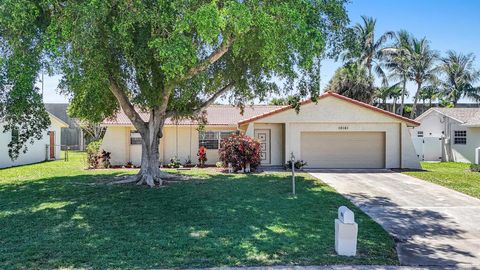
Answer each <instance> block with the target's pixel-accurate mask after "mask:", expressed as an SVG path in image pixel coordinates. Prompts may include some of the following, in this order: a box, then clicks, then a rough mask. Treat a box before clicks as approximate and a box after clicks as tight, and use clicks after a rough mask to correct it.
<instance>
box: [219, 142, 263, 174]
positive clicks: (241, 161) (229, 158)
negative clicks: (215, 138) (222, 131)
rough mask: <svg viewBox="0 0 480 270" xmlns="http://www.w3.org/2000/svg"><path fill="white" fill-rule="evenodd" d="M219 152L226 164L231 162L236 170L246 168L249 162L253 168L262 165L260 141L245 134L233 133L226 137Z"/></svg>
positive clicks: (221, 159)
mask: <svg viewBox="0 0 480 270" xmlns="http://www.w3.org/2000/svg"><path fill="white" fill-rule="evenodd" d="M218 152H219V155H220V161H222V162H223V164H224V166H228V164H229V163H231V164H232V167H233V169H234V170H235V171H238V170H241V169H242V168H245V166H246V164H247V163H250V168H252V169H255V168H256V167H258V165H260V143H259V142H258V141H256V140H254V139H252V138H250V137H248V136H246V135H243V134H232V135H230V136H228V137H226V138H224V139H223V140H222V141H221V142H220V149H219V150H218Z"/></svg>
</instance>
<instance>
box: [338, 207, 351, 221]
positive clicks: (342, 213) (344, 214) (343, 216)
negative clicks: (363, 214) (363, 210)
mask: <svg viewBox="0 0 480 270" xmlns="http://www.w3.org/2000/svg"><path fill="white" fill-rule="evenodd" d="M338 219H339V220H340V221H342V222H343V223H348V224H352V223H355V215H354V214H353V212H352V210H350V209H348V207H346V206H340V207H339V208H338Z"/></svg>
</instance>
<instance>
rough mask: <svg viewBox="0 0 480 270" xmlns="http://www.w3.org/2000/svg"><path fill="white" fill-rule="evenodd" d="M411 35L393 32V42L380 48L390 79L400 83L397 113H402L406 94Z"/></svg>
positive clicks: (403, 31)
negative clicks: (389, 45) (400, 91)
mask: <svg viewBox="0 0 480 270" xmlns="http://www.w3.org/2000/svg"><path fill="white" fill-rule="evenodd" d="M411 52H412V37H411V35H410V34H409V33H408V32H407V31H405V30H401V31H398V32H397V33H396V34H395V43H394V45H393V46H391V47H387V48H384V49H382V54H383V55H384V56H385V59H386V61H385V64H384V65H385V67H386V68H387V69H388V70H389V71H390V75H389V77H390V79H393V80H396V81H398V84H399V85H401V89H402V93H401V95H400V107H399V110H398V111H399V112H398V113H399V114H402V112H403V107H404V106H405V96H406V95H407V82H408V74H409V73H408V72H409V68H410V65H411V54H410V53H411Z"/></svg>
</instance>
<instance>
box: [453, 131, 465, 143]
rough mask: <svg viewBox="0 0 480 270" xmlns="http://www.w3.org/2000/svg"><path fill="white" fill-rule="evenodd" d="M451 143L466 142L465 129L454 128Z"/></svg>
mask: <svg viewBox="0 0 480 270" xmlns="http://www.w3.org/2000/svg"><path fill="white" fill-rule="evenodd" d="M453 143H454V144H467V131H466V130H455V131H454V132H453Z"/></svg>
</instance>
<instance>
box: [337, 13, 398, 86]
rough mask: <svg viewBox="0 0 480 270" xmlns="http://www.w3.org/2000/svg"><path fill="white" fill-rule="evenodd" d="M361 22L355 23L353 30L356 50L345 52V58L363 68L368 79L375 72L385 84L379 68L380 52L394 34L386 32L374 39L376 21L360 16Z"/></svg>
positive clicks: (383, 74) (384, 76)
mask: <svg viewBox="0 0 480 270" xmlns="http://www.w3.org/2000/svg"><path fill="white" fill-rule="evenodd" d="M362 20H363V24H359V23H357V24H356V25H355V26H354V28H353V31H354V33H355V41H354V42H355V43H357V44H355V45H356V46H355V48H356V50H355V51H354V52H352V51H350V52H347V55H346V58H347V59H349V60H353V61H355V62H357V63H360V64H361V65H363V66H365V67H366V68H367V70H368V75H369V76H370V77H371V76H372V70H375V73H377V75H378V76H379V77H380V78H381V79H382V82H383V83H384V84H386V81H387V77H386V75H385V72H384V71H383V69H382V66H381V59H382V53H381V50H382V49H383V48H384V46H385V43H386V42H387V41H388V39H389V38H391V37H393V36H394V32H391V31H388V32H386V33H384V34H382V35H381V36H380V37H379V38H378V39H375V25H376V23H377V21H376V20H375V19H374V18H371V17H366V16H362ZM344 58H345V57H344ZM344 60H345V59H344Z"/></svg>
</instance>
